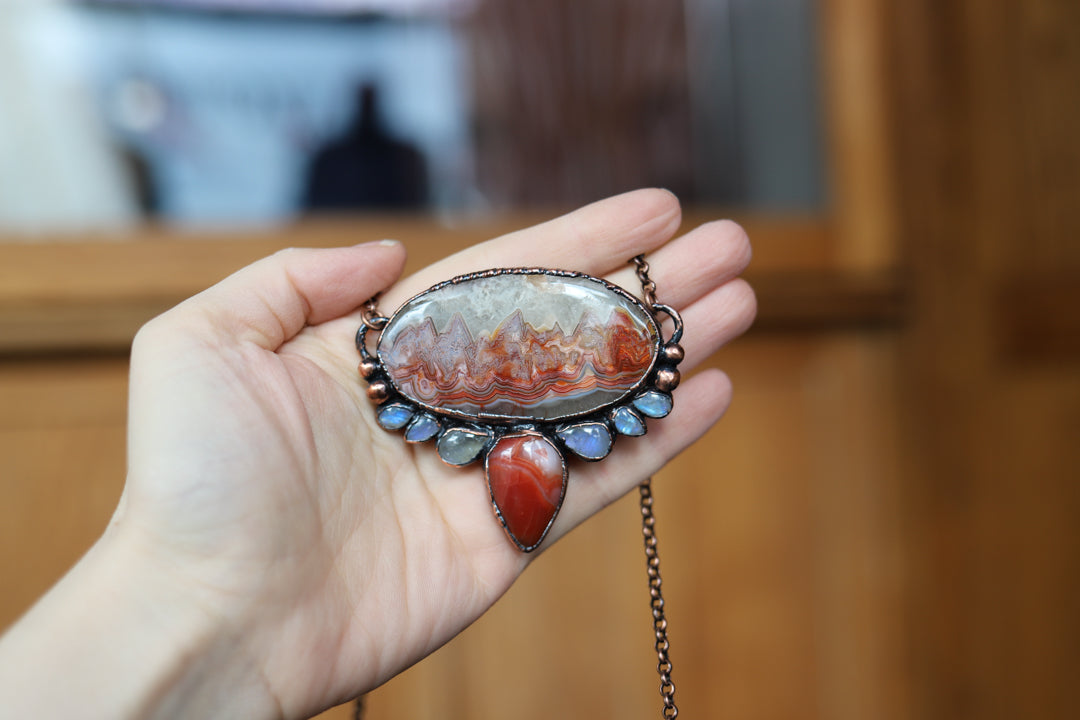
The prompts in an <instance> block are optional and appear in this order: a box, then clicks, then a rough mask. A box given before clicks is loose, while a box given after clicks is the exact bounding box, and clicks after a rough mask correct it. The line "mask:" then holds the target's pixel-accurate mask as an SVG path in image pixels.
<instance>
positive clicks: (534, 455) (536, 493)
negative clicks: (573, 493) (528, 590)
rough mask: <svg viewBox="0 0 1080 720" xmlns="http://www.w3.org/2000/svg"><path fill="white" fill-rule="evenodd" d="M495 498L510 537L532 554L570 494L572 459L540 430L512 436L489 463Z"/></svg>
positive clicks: (501, 443) (496, 449)
mask: <svg viewBox="0 0 1080 720" xmlns="http://www.w3.org/2000/svg"><path fill="white" fill-rule="evenodd" d="M485 472H486V474H487V481H488V490H489V491H490V493H491V502H492V503H493V504H494V506H495V512H496V514H497V515H498V516H499V520H500V522H502V525H503V527H504V528H505V529H506V532H507V534H508V535H509V536H510V539H511V540H512V541H513V542H514V544H515V545H517V546H518V547H519V548H521V549H522V550H524V551H525V552H529V551H530V550H533V549H534V548H536V546H538V545H539V544H540V543H541V541H543V539H544V536H545V535H547V531H548V529H549V528H550V527H551V523H552V521H554V520H555V515H556V514H557V513H558V512H559V508H560V507H561V506H562V501H563V497H564V496H565V495H566V463H565V462H564V461H563V457H562V455H561V454H560V453H559V450H558V448H556V447H555V445H554V444H553V443H552V442H551V441H550V440H548V439H547V438H545V437H544V436H543V435H539V434H537V433H523V434H521V435H506V436H504V437H502V438H500V439H499V441H498V442H496V443H495V446H494V447H493V448H492V449H491V452H489V453H488V456H487V462H486V464H485Z"/></svg>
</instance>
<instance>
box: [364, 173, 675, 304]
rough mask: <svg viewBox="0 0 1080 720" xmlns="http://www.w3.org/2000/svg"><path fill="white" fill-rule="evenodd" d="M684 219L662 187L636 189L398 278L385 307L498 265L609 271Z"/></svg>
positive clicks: (671, 232) (645, 249) (664, 239)
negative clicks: (459, 277) (463, 275)
mask: <svg viewBox="0 0 1080 720" xmlns="http://www.w3.org/2000/svg"><path fill="white" fill-rule="evenodd" d="M681 221H682V211H681V210H680V208H679V201H678V199H676V197H675V196H674V195H672V194H671V193H669V192H667V191H666V190H654V189H648V190H635V191H633V192H629V193H624V194H622V195H616V196H615V197H612V198H607V199H606V200H601V201H599V202H595V203H593V204H591V205H587V206H585V207H583V208H581V209H580V210H575V211H574V212H572V213H569V214H567V215H563V216H562V217H558V218H555V219H554V220H550V221H548V222H546V223H541V224H540V225H536V226H533V227H530V228H527V229H525V230H519V231H517V232H513V233H510V234H508V235H503V236H502V237H499V238H496V239H494V240H489V241H488V242H484V243H480V244H479V245H474V246H473V247H470V248H467V249H465V250H462V251H461V252H459V253H456V254H454V255H451V256H450V257H448V258H446V259H445V260H442V261H441V262H438V263H435V264H434V265H431V266H429V267H428V268H426V269H424V270H421V271H420V272H418V273H416V274H415V275H412V276H411V277H409V278H408V279H407V280H406V281H404V282H402V283H399V285H398V286H396V287H395V288H394V289H393V290H392V291H390V292H388V293H387V294H386V297H385V299H384V302H385V307H397V306H398V305H400V304H401V303H402V302H404V301H405V300H407V299H408V298H410V297H411V296H412V295H415V294H416V293H418V292H420V291H421V290H424V289H425V288H428V287H430V286H432V285H434V284H436V283H438V282H442V281H443V280H449V279H450V278H452V277H455V276H457V275H462V274H465V273H469V272H475V271H478V270H487V269H490V268H497V267H544V268H553V269H564V270H576V271H578V272H585V273H589V274H591V275H603V274H606V273H608V272H611V271H613V270H615V269H617V268H619V267H620V266H622V265H623V264H625V263H626V262H627V261H628V260H629V259H630V258H632V257H633V256H635V255H638V254H640V253H643V252H649V251H651V250H652V249H653V248H656V247H659V246H660V245H663V244H664V243H665V242H667V241H668V240H669V239H670V238H671V237H672V235H674V234H675V232H676V231H677V230H678V227H679V223H680V222H681Z"/></svg>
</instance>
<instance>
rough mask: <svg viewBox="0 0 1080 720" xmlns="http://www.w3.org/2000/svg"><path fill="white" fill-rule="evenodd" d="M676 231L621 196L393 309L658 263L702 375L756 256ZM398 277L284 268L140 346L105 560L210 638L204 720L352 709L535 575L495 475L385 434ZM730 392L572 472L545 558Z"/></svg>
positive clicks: (358, 256) (478, 250)
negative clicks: (489, 280)
mask: <svg viewBox="0 0 1080 720" xmlns="http://www.w3.org/2000/svg"><path fill="white" fill-rule="evenodd" d="M679 223H680V212H679V207H678V203H677V201H676V200H675V198H674V197H673V196H671V195H670V194H669V193H666V192H662V191H656V190H646V191H638V192H634V193H629V194H626V195H622V196H618V197H615V198H611V199H608V200H605V201H602V202H599V203H596V204H593V205H590V206H588V207H586V208H583V209H581V210H579V211H577V212H575V213H571V214H570V215H567V216H564V217H561V218H558V219H556V220H553V221H551V222H548V223H545V224H543V225H539V226H536V227H533V228H529V229H527V230H522V231H520V232H516V233H513V234H511V235H507V236H504V237H502V238H499V239H496V240H492V241H490V242H487V243H483V244H481V245H477V246H475V247H472V248H470V249H468V250H465V251H463V252H461V253H458V254H457V255H454V256H452V257H450V258H447V259H446V260H443V261H442V262H439V263H437V264H435V265H433V266H431V267H428V268H426V269H425V270H423V271H421V272H419V273H417V274H416V275H414V276H412V277H410V278H407V279H405V280H403V281H401V282H399V283H397V284H396V285H393V286H392V287H390V289H389V290H386V292H385V295H384V296H383V298H382V299H381V300H380V306H381V308H382V309H383V310H384V311H385V312H386V313H387V314H389V313H390V312H392V310H393V309H394V308H396V307H397V306H398V305H400V304H401V303H402V302H403V301H404V300H406V299H407V298H409V297H411V296H412V295H414V294H415V293H417V292H419V291H421V290H423V289H425V288H427V287H429V286H431V285H433V284H435V283H436V282H439V281H441V280H445V279H448V278H450V277H453V276H455V275H460V274H462V273H466V272H470V271H474V270H480V269H485V268H489V267H507V266H539V267H555V268H566V269H573V270H579V271H583V272H586V273H589V274H593V275H598V276H604V277H607V278H608V279H610V280H612V281H613V282H615V283H617V284H619V285H621V286H623V287H625V288H627V289H629V290H631V291H632V292H634V293H635V294H637V292H638V290H639V283H638V281H637V279H636V278H635V276H634V271H633V268H632V266H630V265H628V264H627V261H628V260H629V259H630V258H631V257H633V256H634V255H637V254H639V253H648V255H647V259H648V261H649V263H650V265H651V266H652V275H653V277H654V279H655V280H656V282H657V284H658V286H659V294H660V300H661V302H664V303H666V304H668V305H672V306H674V307H676V308H677V309H678V310H680V312H681V313H682V317H683V319H684V321H685V328H686V329H685V336H684V343H683V344H684V347H685V349H686V355H687V356H686V360H685V362H684V363H683V365H682V366H681V367H682V369H683V370H684V371H685V370H689V369H690V368H693V367H694V366H695V365H696V364H697V363H699V362H700V361H702V360H703V359H704V358H706V357H707V356H708V355H710V354H711V353H712V352H713V351H715V350H716V349H717V348H718V347H719V346H720V345H722V344H723V343H725V342H727V341H728V340H730V339H732V338H733V337H735V336H736V335H738V334H739V333H741V332H742V331H743V330H745V329H746V327H747V326H748V325H749V324H750V322H751V321H752V319H753V316H754V298H753V294H752V292H751V291H750V289H749V286H748V285H746V283H745V282H743V281H742V280H739V279H738V277H737V276H738V275H739V273H740V272H742V270H743V269H744V268H745V267H746V264H747V262H748V261H749V257H750V251H749V245H748V243H747V240H746V237H745V235H744V234H743V233H742V231H741V230H740V229H739V228H738V227H737V226H736V225H734V224H732V223H729V222H720V223H712V224H708V225H705V226H703V227H700V228H698V229H696V230H694V231H692V232H690V233H688V234H686V235H684V236H682V237H680V238H678V239H675V240H671V238H672V236H673V234H674V233H675V232H676V230H677V228H678V226H679ZM669 240H670V242H669ZM403 262H404V250H403V249H402V248H401V246H400V245H397V244H394V243H371V244H366V245H360V246H357V247H353V248H340V249H330V250H289V251H284V252H282V253H278V254H276V255H274V256H273V257H270V258H267V259H265V260H263V261H260V262H258V263H256V264H254V265H252V266H250V267H248V268H245V269H243V270H241V271H240V272H238V273H236V274H235V275H233V276H232V277H230V278H228V279H226V280H224V281H223V282H221V283H220V284H218V285H216V286H215V287H213V288H211V289H209V290H207V291H206V292H204V293H202V294H200V295H198V296H196V297H194V298H192V299H190V300H188V301H187V302H185V303H183V304H181V305H179V306H178V307H176V308H174V309H173V310H171V311H169V312H168V313H166V314H164V315H162V316H161V317H159V318H157V319H155V320H153V321H152V322H150V323H149V324H148V325H147V326H146V327H144V328H143V330H141V331H140V333H139V335H138V337H137V338H136V341H135V343H134V347H133V351H132V366H131V400H130V416H129V474H128V481H127V485H126V487H125V491H124V494H123V498H122V500H121V504H120V507H119V508H118V510H117V513H116V515H115V518H114V520H113V522H112V524H111V526H110V529H109V531H108V533H107V534H106V537H105V538H104V539H103V540H102V544H103V545H106V546H111V547H114V548H123V550H115V551H110V552H112V554H113V555H115V556H118V557H119V556H121V555H122V556H123V557H125V558H127V564H128V565H129V566H130V567H137V568H139V569H140V573H141V576H142V577H144V578H150V579H152V582H153V583H154V584H155V587H157V588H160V592H159V595H160V596H163V597H168V598H169V600H168V603H169V606H170V607H171V605H173V604H175V605H176V606H177V607H178V608H179V612H180V614H181V617H185V618H194V619H192V620H191V623H190V624H191V625H192V626H193V627H196V628H199V629H200V630H201V632H195V633H193V634H189V635H187V636H186V638H187V639H186V640H182V641H181V644H182V646H183V654H184V656H185V657H186V658H188V660H187V661H185V662H188V663H189V665H188V666H187V667H185V668H184V669H183V670H182V671H181V672H180V673H179V676H180V677H183V678H185V680H184V681H183V682H184V685H185V687H186V690H185V693H186V698H187V701H186V703H185V704H182V705H180V706H179V707H180V709H181V710H185V709H186V710H187V711H188V712H189V713H191V714H196V715H198V716H200V717H207V716H210V715H212V714H213V710H214V708H215V706H216V707H218V708H221V707H225V703H226V701H225V700H224V699H223V698H225V697H228V696H229V695H230V694H231V695H232V696H233V698H234V699H235V698H236V697H246V698H247V699H248V705H247V708H248V711H247V712H245V716H252V714H251V712H250V710H251V708H252V707H255V706H259V707H261V708H262V711H263V712H265V713H266V714H270V715H280V716H283V717H307V716H309V715H311V714H313V713H315V712H317V711H319V710H321V709H323V708H326V707H330V706H332V705H335V704H338V703H340V702H344V701H346V700H348V699H349V698H351V697H354V696H356V695H357V694H359V693H361V692H363V691H366V690H368V689H370V688H372V687H375V686H376V685H378V684H380V683H382V682H383V681H385V680H387V679H388V678H390V677H391V676H393V675H394V674H396V673H398V672H400V671H401V670H403V669H404V668H406V667H408V666H409V665H410V664H412V663H413V662H415V661H417V660H418V659H420V658H422V657H423V656H425V655H427V654H429V653H430V652H432V651H433V650H435V649H436V648H438V647H439V646H440V645H442V644H443V643H445V642H446V641H447V640H449V639H450V638H451V637H453V636H454V635H455V634H456V633H458V632H459V631H461V630H462V629H463V628H465V627H466V626H467V625H468V624H469V623H471V622H472V621H473V620H475V619H476V618H477V617H478V616H480V615H481V614H482V613H483V612H484V611H485V610H487V609H488V608H489V607H490V606H491V605H492V603H494V602H495V601H496V600H497V599H498V598H499V596H501V595H502V594H503V592H505V591H506V589H507V588H508V587H509V586H510V585H511V583H513V581H514V580H515V579H516V578H517V577H518V575H520V573H521V572H522V571H523V570H524V569H525V567H526V566H527V565H528V563H529V561H530V560H531V559H532V557H534V556H535V553H533V554H532V555H525V554H522V553H520V552H519V551H518V550H517V549H516V548H515V547H514V546H513V545H512V544H511V543H510V542H509V541H508V540H507V538H506V537H505V535H504V533H503V530H502V528H501V527H500V525H499V523H498V522H497V521H496V519H495V518H494V516H493V514H492V509H491V503H490V500H489V497H488V494H487V489H486V486H485V483H484V481H483V477H482V469H480V468H479V467H478V466H476V465H473V466H469V467H467V468H464V469H458V468H451V467H448V466H446V465H444V464H443V463H442V462H441V461H440V460H439V459H438V457H437V455H436V453H435V451H434V448H433V447H431V446H430V445H423V446H419V447H415V446H411V445H407V444H405V443H404V442H403V441H402V439H401V437H400V436H399V435H398V434H391V433H387V432H385V431H383V430H382V429H380V428H379V427H378V426H377V425H376V424H375V422H374V414H373V406H372V405H371V403H369V401H368V400H367V398H366V396H365V385H364V383H363V382H362V381H361V380H360V378H359V376H358V374H357V370H356V366H357V362H358V357H357V353H356V350H355V348H354V347H353V344H352V338H353V335H354V333H355V331H356V329H357V327H359V322H360V321H359V312H358V310H357V308H358V307H359V306H360V305H361V304H362V303H363V302H364V301H365V300H367V299H368V298H369V297H370V296H372V295H374V294H375V293H376V292H379V291H381V290H384V289H386V288H387V287H389V286H390V285H391V284H392V283H393V282H394V280H395V278H396V277H397V276H398V274H399V273H400V271H401V267H402V264H403ZM730 392H731V390H730V385H729V382H728V380H727V378H726V377H725V376H724V375H723V374H722V373H720V372H719V371H717V370H707V371H704V372H701V373H699V374H697V375H696V376H694V377H692V378H690V379H689V380H686V381H685V382H684V383H683V386H682V387H681V388H680V389H679V390H677V391H676V394H675V397H676V403H675V410H674V411H673V412H672V414H671V415H670V416H669V417H668V418H667V419H665V420H664V421H662V422H657V423H654V424H652V425H650V432H649V434H648V435H646V436H644V437H641V438H636V439H634V440H633V441H627V442H621V443H619V444H618V446H617V448H616V450H615V451H614V452H613V453H612V455H611V457H609V458H608V459H607V460H605V461H604V462H602V463H596V464H585V463H573V464H572V467H571V486H570V489H569V491H568V493H567V497H566V501H565V504H564V506H563V508H562V510H561V512H560V514H559V516H558V518H557V519H556V521H555V523H554V526H553V527H552V530H551V532H550V534H549V535H548V538H547V539H546V540H545V542H544V547H546V546H548V545H550V544H551V543H553V542H555V541H556V540H558V538H559V537H561V536H562V535H564V534H566V533H567V532H568V531H569V530H570V529H571V528H573V527H574V526H575V525H577V524H578V523H580V522H582V521H584V520H585V519H587V518H588V517H589V516H591V515H592V514H594V513H596V512H597V511H599V510H600V509H601V508H602V507H604V506H605V505H607V504H608V503H610V502H612V501H614V500H615V499H617V498H619V497H620V496H622V495H623V494H625V493H626V492H627V491H629V490H631V489H632V488H633V487H634V486H635V485H636V484H638V483H640V482H641V481H642V480H643V479H644V478H645V477H646V476H647V475H649V474H651V473H653V472H654V471H656V470H657V469H659V468H660V467H661V466H662V465H663V464H664V463H665V462H666V461H667V460H668V459H669V458H671V457H672V456H674V455H675V454H677V453H678V452H679V451H681V450H682V449H683V448H685V447H686V446H687V445H688V444H690V443H691V442H692V441H693V440H695V439H696V438H697V437H699V436H700V435H701V434H702V433H704V432H705V431H706V430H707V429H708V428H709V427H710V426H711V425H712V424H713V423H714V422H715V421H716V420H717V419H718V418H719V417H720V415H721V414H722V413H723V412H724V410H725V409H726V407H727V405H728V402H729V399H730ZM102 552H103V553H104V552H105V551H102ZM105 554H106V555H107V554H108V553H105ZM133 558H137V559H133ZM193 608H194V609H195V610H192V609H193ZM163 612H164V610H163ZM0 657H2V653H0ZM221 666H228V667H229V668H230V669H229V670H227V671H226V670H225V669H222V667H221ZM196 668H197V669H196ZM226 679H227V683H226V685H227V686H224V687H220V685H222V683H223V682H225V681H226ZM167 696H168V692H164V693H163V695H162V697H167ZM196 698H201V700H200V701H198V702H197V701H196ZM163 702H164V700H163ZM200 703H201V704H202V706H201V707H200ZM216 703H221V705H216ZM195 708H198V709H197V710H196V709H195Z"/></svg>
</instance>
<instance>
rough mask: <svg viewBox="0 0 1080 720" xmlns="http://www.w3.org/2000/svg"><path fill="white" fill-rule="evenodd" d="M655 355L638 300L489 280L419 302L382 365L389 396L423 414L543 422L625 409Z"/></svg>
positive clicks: (386, 333) (577, 285) (396, 320)
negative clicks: (412, 404)
mask: <svg viewBox="0 0 1080 720" xmlns="http://www.w3.org/2000/svg"><path fill="white" fill-rule="evenodd" d="M659 348H660V331H659V329H658V327H657V325H656V321H655V320H653V318H652V316H651V315H650V314H649V312H648V311H647V310H646V309H645V306H644V305H642V303H641V302H640V301H638V300H637V298H635V297H633V296H632V295H630V294H629V293H627V292H626V291H625V290H622V289H621V288H618V287H616V286H614V285H611V284H609V283H606V282H604V281H603V280H599V279H597V278H594V277H590V276H588V275H582V274H580V273H569V272H559V271H541V270H517V269H513V270H496V271H490V272H485V273H477V274H475V275H463V276H462V277H459V278H454V279H453V280H449V281H447V282H444V283H440V284H439V285H436V286H434V287H432V288H431V289H429V290H426V291H425V292H423V293H421V294H419V295H417V296H416V297H414V298H413V299H411V300H409V301H408V302H406V303H405V304H404V305H403V306H402V307H401V309H399V310H398V311H397V312H396V313H394V316H393V317H392V318H390V321H389V322H388V323H387V325H386V327H385V328H384V329H383V332H382V335H381V337H380V338H379V346H378V355H379V360H380V361H381V362H382V364H383V367H384V368H385V369H386V372H387V375H388V376H389V378H390V381H391V382H392V383H393V385H394V387H395V388H396V389H397V391H398V392H400V393H401V394H402V395H404V396H405V397H406V398H408V399H410V400H412V401H413V402H416V403H418V404H420V405H422V406H424V407H426V408H428V409H429V410H431V411H433V412H436V413H441V414H444V415H451V416H454V417H460V418H469V419H481V420H488V421H492V420H496V421H497V420H503V421H506V422H519V421H523V420H536V421H546V420H554V419H562V418H568V417H574V416H578V415H584V414H587V413H590V412H594V411H596V410H599V409H600V408H603V407H605V406H609V405H612V404H614V403H617V402H619V401H620V400H623V399H625V398H626V397H628V396H629V395H630V394H631V393H633V392H634V391H635V390H637V389H638V388H639V387H640V386H641V384H642V383H643V382H644V380H645V379H646V378H647V377H648V375H649V372H650V371H651V370H652V368H653V365H654V364H655V362H656V357H657V354H658V352H659Z"/></svg>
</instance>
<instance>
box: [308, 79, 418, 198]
mask: <svg viewBox="0 0 1080 720" xmlns="http://www.w3.org/2000/svg"><path fill="white" fill-rule="evenodd" d="M427 203H428V180H427V166H426V163H425V162H424V157H423V155H422V154H421V153H420V151H419V150H417V149H416V148H415V147H413V146H412V145H410V144H408V143H406V142H402V141H401V140H398V139H395V138H394V137H392V136H391V135H390V133H389V132H387V130H386V128H385V127H383V124H382V121H381V120H380V119H379V113H378V96H377V93H376V90H375V88H374V87H373V86H371V85H365V86H364V87H363V88H362V89H361V90H360V92H359V93H357V106H356V113H355V115H354V119H353V122H352V124H351V125H350V126H349V127H348V129H347V130H346V131H345V135H344V136H342V137H341V138H339V139H336V140H332V141H331V142H330V143H329V144H327V145H326V146H324V147H323V148H322V149H321V150H319V151H318V152H317V153H316V154H315V157H314V159H313V161H312V163H311V168H310V170H309V171H308V178H307V184H306V189H305V192H304V200H303V207H304V209H306V210H359V209H373V208H374V209H378V208H383V209H414V208H420V207H424V206H425V205H427Z"/></svg>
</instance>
